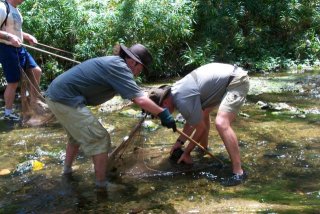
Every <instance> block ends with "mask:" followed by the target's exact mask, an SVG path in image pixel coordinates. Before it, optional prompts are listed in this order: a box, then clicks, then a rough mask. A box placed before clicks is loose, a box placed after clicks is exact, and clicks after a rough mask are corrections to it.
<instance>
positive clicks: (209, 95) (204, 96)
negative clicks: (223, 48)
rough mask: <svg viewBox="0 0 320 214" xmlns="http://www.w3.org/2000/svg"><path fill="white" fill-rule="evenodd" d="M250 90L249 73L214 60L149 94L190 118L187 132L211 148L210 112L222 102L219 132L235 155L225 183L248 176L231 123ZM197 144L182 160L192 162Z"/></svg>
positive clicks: (182, 139) (179, 142) (181, 138)
mask: <svg viewBox="0 0 320 214" xmlns="http://www.w3.org/2000/svg"><path fill="white" fill-rule="evenodd" d="M248 91H249V77H248V75H247V72H246V71H244V70H242V69H241V68H238V67H237V66H233V65H228V64H222V63H210V64H206V65H203V66H201V67H199V68H198V69H196V70H194V71H192V72H191V73H190V74H188V75H186V76H185V77H184V78H182V79H181V80H179V81H177V82H176V83H174V84H173V86H172V87H170V86H161V87H160V88H158V89H155V90H152V91H150V92H149V97H150V98H151V99H152V100H153V101H155V103H157V104H158V105H159V106H162V107H164V108H168V109H169V111H170V112H171V113H172V112H173V111H174V109H175V108H176V109H177V110H178V111H179V112H180V113H181V115H182V116H183V117H184V119H185V120H186V124H185V126H184V128H183V132H184V133H185V134H187V135H189V136H191V135H192V133H193V132H194V134H193V140H195V141H196V142H200V144H201V145H202V146H203V147H204V148H206V149H207V148H208V135H209V129H210V112H211V111H212V110H213V108H214V107H216V106H218V105H219V109H218V113H217V116H216V120H215V125H216V128H217V131H218V133H219V135H220V137H221V139H222V140H223V142H224V145H225V147H226V149H227V152H228V154H229V156H230V158H231V162H232V170H233V175H232V176H231V177H230V178H228V179H226V180H224V181H223V185H226V186H233V185H237V184H240V183H242V182H243V181H244V180H245V179H246V177H247V175H246V173H245V172H244V171H243V169H242V167H241V161H240V151H239V146H238V140H237V136H236V134H235V132H234V131H233V129H232V127H231V123H232V122H233V121H234V120H235V119H236V116H237V113H238V111H239V109H240V107H241V106H242V105H243V103H244V101H245V98H246V95H247V93H248ZM185 141H186V137H185V136H183V135H181V136H179V138H178V139H177V142H176V143H175V144H174V146H173V148H172V150H171V153H172V152H173V151H174V150H176V149H179V148H181V147H182V145H183V144H184V142H185ZM195 146H196V145H195V144H194V143H189V144H188V146H187V147H186V148H185V150H184V152H183V154H182V155H181V157H180V158H179V160H178V163H180V162H184V163H187V164H192V158H191V155H190V153H191V151H192V150H193V149H194V148H195Z"/></svg>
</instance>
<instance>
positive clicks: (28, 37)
mask: <svg viewBox="0 0 320 214" xmlns="http://www.w3.org/2000/svg"><path fill="white" fill-rule="evenodd" d="M22 36H23V39H24V40H26V41H28V42H29V44H30V45H34V44H37V43H38V41H37V39H36V38H35V37H34V36H32V35H31V34H28V33H25V32H22Z"/></svg>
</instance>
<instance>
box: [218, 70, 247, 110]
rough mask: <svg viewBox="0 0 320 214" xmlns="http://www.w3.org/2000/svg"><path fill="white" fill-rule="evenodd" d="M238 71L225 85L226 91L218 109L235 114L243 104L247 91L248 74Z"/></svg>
mask: <svg viewBox="0 0 320 214" xmlns="http://www.w3.org/2000/svg"><path fill="white" fill-rule="evenodd" d="M241 72H242V71H240V72H239V75H237V76H235V77H234V78H233V80H232V81H231V82H230V84H229V86H228V87H227V92H226V93H225V95H224V97H223V98H222V101H221V103H220V106H219V111H223V112H232V113H235V114H237V113H238V112H239V110H240V107H241V106H242V105H243V104H244V102H245V100H246V96H247V94H248V91H249V76H248V75H247V74H246V73H241Z"/></svg>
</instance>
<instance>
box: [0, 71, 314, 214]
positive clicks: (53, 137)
mask: <svg viewBox="0 0 320 214" xmlns="http://www.w3.org/2000/svg"><path fill="white" fill-rule="evenodd" d="M319 74H320V72H319V71H313V72H307V73H301V74H281V75H279V74H278V75H268V76H254V77H252V78H251V88H250V93H249V96H248V99H247V103H246V104H245V106H243V108H242V109H241V112H240V114H239V117H238V119H237V121H236V122H235V123H234V125H233V127H234V130H235V131H236V133H237V136H238V139H239V144H240V148H241V156H242V162H243V166H244V168H245V169H246V170H247V171H248V173H249V179H248V180H247V181H246V182H245V183H244V184H242V185H239V186H236V187H228V188H226V187H223V186H221V185H220V181H221V179H223V178H224V177H225V176H227V175H228V173H230V162H229V158H228V155H227V153H226V150H225V148H224V146H223V143H222V141H221V139H220V138H219V136H218V134H217V132H216V131H215V129H214V124H212V128H211V131H210V144H209V146H210V147H211V149H212V150H211V152H212V153H213V154H214V156H215V158H212V157H210V156H208V155H205V156H201V155H200V154H199V152H197V151H194V152H193V153H192V155H193V158H194V165H193V166H185V165H177V164H175V163H172V162H170V160H169V159H168V156H169V151H170V148H171V146H172V144H173V142H174V141H175V139H176V137H177V134H175V133H173V132H172V131H171V130H168V129H166V128H163V127H161V125H159V122H158V121H157V120H150V119H148V120H147V121H151V122H150V123H151V126H150V124H149V126H147V127H145V128H141V130H140V131H139V133H138V134H136V135H135V137H134V138H133V142H132V143H131V144H130V146H129V147H128V148H127V149H126V150H125V152H124V153H123V155H122V156H121V158H120V159H118V161H117V163H116V166H115V168H114V170H113V171H112V172H111V173H110V175H109V177H110V181H111V182H113V183H115V184H117V185H119V187H120V186H121V187H122V188H118V189H117V190H116V191H112V192H108V194H100V193H97V192H96V191H95V190H94V188H93V187H94V173H93V169H92V162H91V159H90V158H88V157H85V156H83V155H82V154H80V156H79V158H78V159H77V160H76V162H75V173H74V176H73V177H72V178H67V177H63V176H61V171H62V163H63V158H64V149H65V144H66V135H65V132H64V131H63V129H62V128H61V127H60V126H59V124H54V125H50V126H47V127H40V128H23V127H20V126H19V124H13V123H8V122H6V121H4V120H2V121H0V145H1V146H0V170H1V172H2V173H3V174H6V175H2V176H0V213H319V212H320V75H319ZM112 102H114V100H112ZM115 103H116V104H112V103H109V102H108V103H107V104H106V105H103V106H100V107H98V108H93V109H92V110H93V111H94V112H95V114H96V115H97V117H99V118H100V119H101V122H102V124H103V125H104V126H105V127H106V128H107V129H108V130H109V132H110V134H111V137H112V141H113V144H114V146H116V145H118V144H119V143H120V142H121V141H122V140H123V138H124V137H125V136H126V135H128V134H129V132H130V130H132V129H133V127H134V126H135V125H136V124H137V122H138V121H139V118H136V117H134V116H132V115H131V114H130V112H131V111H132V110H135V111H138V110H139V109H137V108H135V107H134V106H126V107H124V108H122V109H119V110H116V111H111V110H110V106H111V108H112V106H113V105H116V106H119V104H118V103H117V102H115ZM128 110H129V111H128ZM132 112H134V111H132ZM214 117H215V112H213V113H212V121H214ZM152 122H153V123H152ZM147 125H148V124H147ZM153 128H156V130H152V129H153ZM179 128H182V125H181V124H180V125H179ZM30 160H37V161H39V162H40V163H42V164H44V165H43V166H42V165H40V166H39V167H38V168H37V169H39V170H32V169H30V170H25V171H20V173H17V166H18V165H19V164H20V163H23V162H25V161H30ZM221 162H222V164H221ZM9 171H10V173H9ZM6 172H7V173H6ZM8 173H9V174H8Z"/></svg>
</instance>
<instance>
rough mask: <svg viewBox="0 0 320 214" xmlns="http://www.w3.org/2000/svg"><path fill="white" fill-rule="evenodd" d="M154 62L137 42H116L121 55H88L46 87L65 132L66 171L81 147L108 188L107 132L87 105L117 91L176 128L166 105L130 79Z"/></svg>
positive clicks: (101, 183) (101, 185) (99, 183)
mask: <svg viewBox="0 0 320 214" xmlns="http://www.w3.org/2000/svg"><path fill="white" fill-rule="evenodd" d="M151 62H152V56H151V54H150V53H149V51H148V50H147V49H146V48H145V47H144V46H143V45H141V44H135V45H133V46H132V47H130V48H127V47H126V46H124V45H120V52H119V56H105V57H98V58H93V59H89V60H87V61H85V62H83V63H81V64H79V65H77V66H75V67H73V68H71V69H70V70H68V71H67V72H65V73H63V74H61V75H60V76H58V77H57V78H55V79H54V80H53V81H52V83H51V84H50V86H49V88H48V90H47V91H46V94H45V97H46V102H47V104H48V106H49V108H50V109H51V111H52V112H53V114H54V115H55V116H56V118H57V120H58V121H59V122H60V124H61V125H62V126H63V127H64V128H65V130H66V131H67V134H68V138H69V141H68V144H67V148H66V159H65V164H64V172H63V173H64V174H71V173H72V163H73V161H74V159H75V158H76V156H77V154H78V151H79V148H81V149H82V150H83V151H84V153H85V154H86V155H88V156H91V157H92V160H93V164H94V169H95V175H96V186H97V187H98V188H106V187H107V184H108V182H107V181H106V165H107V158H108V152H109V150H110V144H111V141H110V136H109V133H108V132H107V130H105V129H104V128H103V126H102V125H101V124H100V122H99V121H98V119H97V118H96V117H95V116H94V115H93V114H92V113H91V111H90V110H89V109H88V108H87V107H86V106H87V105H90V106H96V105H99V104H102V103H104V102H106V101H107V100H109V99H111V98H112V97H113V96H114V95H116V94H120V96H121V97H122V98H124V99H129V100H132V101H133V102H134V103H136V104H137V105H139V106H140V107H141V108H142V109H144V110H146V111H148V112H150V113H152V114H154V115H158V116H159V118H160V119H161V123H162V124H163V125H164V126H166V127H168V128H172V129H173V130H174V131H175V128H176V125H175V121H174V119H173V117H172V116H171V114H170V113H169V111H168V110H167V109H163V108H161V107H159V106H157V105H156V104H155V103H154V102H153V101H152V100H150V99H149V98H148V97H147V96H146V95H145V94H144V93H143V91H141V89H140V87H139V86H138V85H137V83H136V82H135V80H134V76H137V75H139V74H140V73H141V71H142V70H143V69H144V70H147V69H148V66H149V65H150V64H151Z"/></svg>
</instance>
